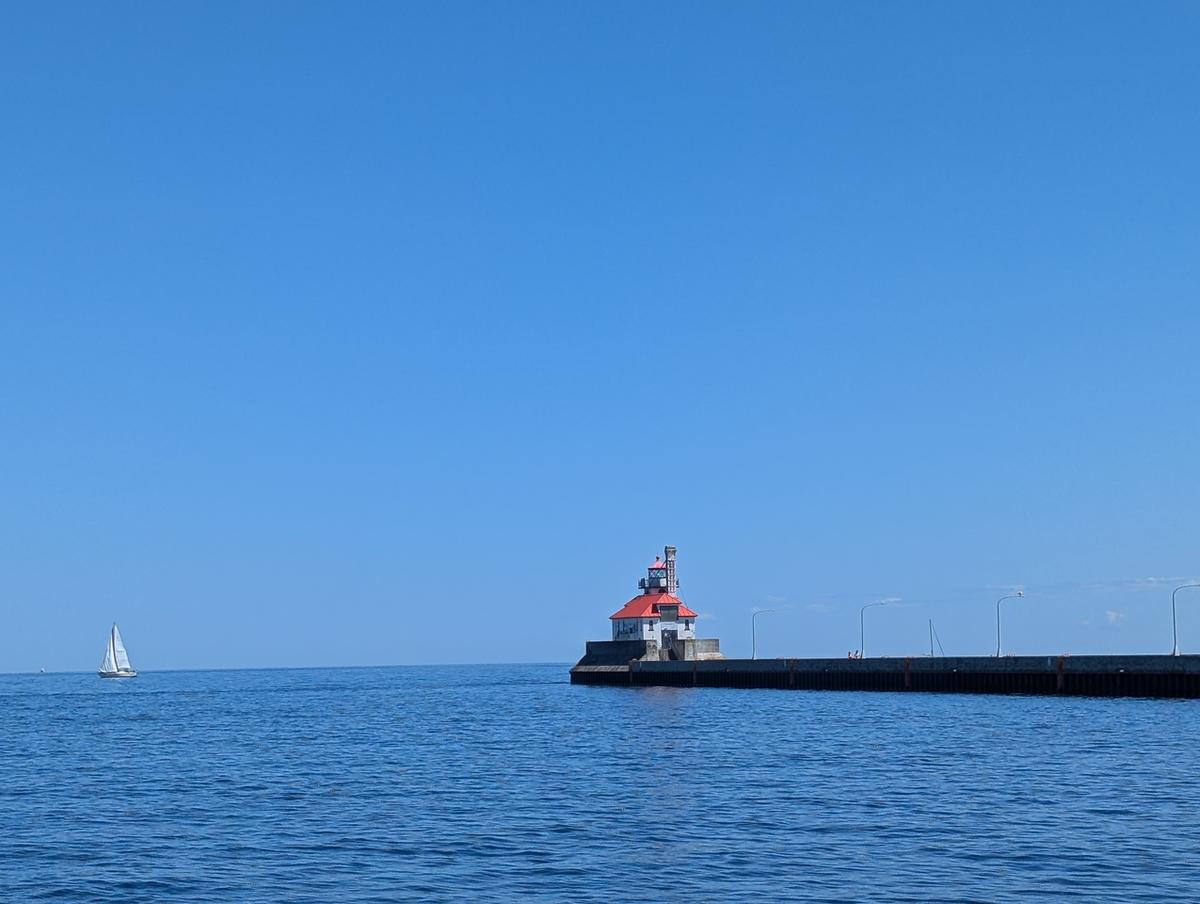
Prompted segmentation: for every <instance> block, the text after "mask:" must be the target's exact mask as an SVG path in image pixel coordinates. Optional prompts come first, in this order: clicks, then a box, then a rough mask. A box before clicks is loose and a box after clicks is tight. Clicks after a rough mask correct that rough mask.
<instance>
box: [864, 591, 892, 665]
mask: <svg viewBox="0 0 1200 904" xmlns="http://www.w3.org/2000/svg"><path fill="white" fill-rule="evenodd" d="M886 604H887V601H886V600H880V601H879V602H877V603H867V604H866V605H865V606H863V607H862V608H861V609H859V610H858V655H859V656H860V657H864V658H865V657H866V655H867V632H866V628H865V626H864V621H863V613H864V612H866V611H867V610H868V609H870V608H871V607H872V606H883V605H886Z"/></svg>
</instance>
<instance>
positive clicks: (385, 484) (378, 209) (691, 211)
mask: <svg viewBox="0 0 1200 904" xmlns="http://www.w3.org/2000/svg"><path fill="white" fill-rule="evenodd" d="M5 20H6V21H5V27H4V28H3V29H0V121H2V122H3V124H4V125H3V140H2V141H0V188H2V193H3V199H4V203H3V204H2V205H0V613H2V614H3V616H4V621H5V625H6V628H7V631H8V635H9V636H8V643H7V644H6V645H5V647H6V655H5V656H4V658H3V659H2V660H0V670H3V671H22V670H35V669H38V668H46V669H48V670H85V669H93V668H95V667H96V666H97V665H98V664H99V662H100V659H101V657H102V654H103V648H104V641H105V632H106V631H107V629H108V627H109V625H110V624H111V623H112V622H113V621H114V620H116V621H117V622H119V624H120V626H121V630H122V633H123V634H124V636H125V639H126V642H127V644H128V646H129V650H130V654H131V657H132V659H133V663H134V665H135V666H136V667H138V668H140V669H172V668H229V667H275V666H327V665H380V664H424V663H471V662H529V661H535V662H570V661H574V660H575V659H577V658H578V656H579V655H581V653H582V650H583V644H584V641H586V640H588V639H606V638H607V637H608V635H609V623H608V616H609V615H610V614H611V613H612V612H614V611H616V610H617V609H618V608H619V607H620V606H621V605H622V604H623V603H624V602H625V601H626V600H628V599H629V598H630V597H632V596H633V595H634V594H635V592H636V582H637V579H638V578H639V577H640V576H642V575H644V574H645V571H644V569H645V567H646V566H647V565H648V564H649V562H650V561H651V559H653V557H654V555H655V553H657V552H660V551H661V549H662V547H663V546H664V545H665V544H668V543H670V544H674V545H676V546H678V547H679V569H680V580H681V584H682V586H681V590H682V595H683V597H684V599H685V600H686V601H687V602H688V604H689V605H691V606H692V607H693V608H694V609H696V610H697V611H698V612H700V613H701V614H702V616H703V617H702V619H701V621H700V623H699V628H700V633H701V635H702V636H715V637H719V638H720V640H721V643H722V648H723V649H724V650H725V651H726V652H727V653H728V654H730V655H749V651H750V616H751V612H752V611H753V610H754V609H755V608H771V609H775V610H777V611H775V612H772V613H769V614H765V615H763V616H760V617H759V619H758V624H759V637H758V652H759V654H760V655H763V656H823V655H834V656H844V655H845V654H846V652H847V651H848V650H851V649H855V648H857V647H858V646H859V614H860V607H861V606H862V605H864V604H866V603H868V602H873V601H876V600H883V599H887V600H890V602H889V603H888V604H887V605H886V606H884V607H877V608H872V609H870V610H868V611H867V612H866V614H865V622H866V626H867V636H866V651H867V653H868V655H906V654H920V653H922V652H928V647H929V639H928V638H929V628H928V622H929V620H930V619H932V620H933V623H934V625H935V627H936V629H937V633H938V636H939V638H940V640H941V642H942V645H943V648H944V650H945V652H947V653H949V654H975V653H978V654H988V653H993V652H995V641H996V639H995V605H996V600H997V598H999V597H1000V596H1002V595H1005V594H1007V593H1010V592H1012V591H1014V590H1015V589H1017V588H1021V589H1023V590H1024V592H1025V594H1026V596H1025V598H1024V599H1020V600H1010V601H1008V602H1006V603H1004V607H1005V612H1004V618H1005V624H1004V635H1005V636H1004V644H1005V649H1006V651H1011V652H1015V653H1022V654H1034V653H1047V654H1050V653H1060V652H1074V653H1085V652H1102V653H1103V652H1168V651H1169V650H1170V649H1171V640H1172V634H1171V605H1170V597H1171V590H1172V589H1173V588H1174V587H1175V586H1177V585H1178V584H1180V583H1185V582H1187V581H1189V580H1196V579H1200V547H1198V545H1197V525H1198V524H1200V479H1198V473H1200V472H1198V469H1197V466H1196V462H1197V456H1198V455H1200V426H1198V422H1197V417H1196V398H1197V391H1198V389H1200V363H1198V361H1197V356H1198V354H1200V352H1198V349H1197V345H1196V341H1195V340H1196V337H1197V333H1198V329H1200V304H1198V302H1200V297H1198V287H1200V203H1198V202H1200V189H1198V186H1197V176H1196V173H1197V166H1196V161H1197V160H1200V105H1198V104H1197V102H1196V99H1197V97H1198V96H1200V54H1197V53H1196V47H1197V46H1200V7H1197V6H1196V5H1194V4H1188V3H1155V4H1135V3H1104V2H1087V3H1082V2H1062V3H1055V4H1042V3H1007V2H1006V3H971V4H963V3H932V2H929V3H908V4H890V3H862V2H857V3H844V2H810V3H792V2H780V3H772V2H756V3H753V4H745V3H734V2H729V3H697V2H688V3H682V2H678V3H668V2H663V3H654V4H646V3H633V2H604V3H570V4H564V3H551V2H545V3H540V2H503V3H482V2H476V3H454V2H446V3H405V4H398V3H369V2H360V3H354V4H334V3H295V2H287V3H282V2H279V3H270V2H259V3H254V4H236V3H199V2H191V3H186V2H185V3H173V4H157V3H149V2H144V3H128V2H114V3H109V4H89V3H61V4H53V5H47V4H40V3H14V4H10V5H8V6H7V7H6V10H5ZM1179 631H1180V645H1181V647H1182V648H1183V649H1184V650H1185V651H1188V650H1191V651H1194V652H1200V590H1186V591H1183V592H1181V593H1180V595H1179Z"/></svg>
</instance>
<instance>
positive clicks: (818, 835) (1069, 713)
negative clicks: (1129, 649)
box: [0, 666, 1200, 904]
mask: <svg viewBox="0 0 1200 904" xmlns="http://www.w3.org/2000/svg"><path fill="white" fill-rule="evenodd" d="M1198 727H1200V703H1197V702H1188V701H1138V700H1091V699H1065V700H1059V699H1049V698H1037V697H1024V698H1022V697H971V696H951V695H944V696H943V695H936V694H926V695H904V694H867V693H861V694H860V693H819V692H781V691H738V690H715V689H712V690H710V689H672V688H647V689H627V688H598V687H572V686H570V685H569V684H567V671H566V667H565V666H489V667H475V668H461V667H453V668H450V667H448V668H397V669H329V670H297V671H244V672H177V673H159V674H154V673H146V674H144V675H142V676H141V677H140V678H138V679H136V680H133V681H126V682H115V681H102V680H101V679H99V678H94V677H92V676H91V675H41V676H0V739H2V745H0V899H2V900H3V901H5V902H8V901H14V902H16V901H22V902H23V901H55V900H59V901H72V902H74V901H78V902H85V901H86V902H108V901H112V902H122V904H130V902H142V901H144V902H189V904H194V902H222V904H225V902H289V904H292V902H369V901H389V902H390V901H409V900H436V901H476V900H544V901H567V900H573V901H579V900H583V901H610V900H620V901H718V900H724V901H739V900H745V899H748V898H750V897H751V896H754V897H756V898H757V899H760V900H814V901H837V902H844V901H847V900H867V899H875V900H887V901H901V900H908V901H934V900H945V901H963V900H980V901H985V900H986V901H1005V900H1018V899H1025V900H1029V899H1040V900H1065V899H1071V900H1088V901H1101V900H1107V901H1113V900H1122V901H1161V900H1164V899H1166V898H1168V897H1171V898H1177V899H1180V900H1189V901H1196V900H1200V745H1198V743H1197V741H1198V740H1200V731H1198Z"/></svg>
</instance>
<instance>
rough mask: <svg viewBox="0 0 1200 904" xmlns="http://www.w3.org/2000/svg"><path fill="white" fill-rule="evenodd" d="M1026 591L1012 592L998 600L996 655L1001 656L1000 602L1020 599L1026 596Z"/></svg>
mask: <svg viewBox="0 0 1200 904" xmlns="http://www.w3.org/2000/svg"><path fill="white" fill-rule="evenodd" d="M1024 596H1025V591H1024V590H1018V591H1017V592H1016V593H1010V594H1009V595H1008V596H1002V597H1000V599H998V600H996V657H997V658H999V657H1000V604H1001V603H1002V602H1004V601H1005V600H1019V599H1022V598H1024Z"/></svg>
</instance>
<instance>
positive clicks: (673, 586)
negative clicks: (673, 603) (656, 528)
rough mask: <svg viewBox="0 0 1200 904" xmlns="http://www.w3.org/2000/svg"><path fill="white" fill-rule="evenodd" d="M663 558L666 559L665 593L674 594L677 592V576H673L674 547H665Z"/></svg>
mask: <svg viewBox="0 0 1200 904" xmlns="http://www.w3.org/2000/svg"><path fill="white" fill-rule="evenodd" d="M663 558H664V559H666V560H667V593H669V594H671V596H675V595H676V594H677V593H679V578H677V577H676V576H675V547H674V546H667V547H665V548H664V549H663Z"/></svg>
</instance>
